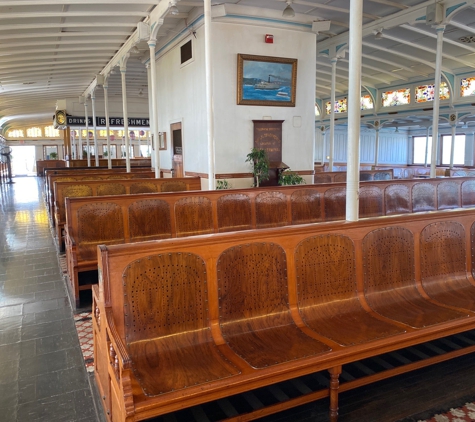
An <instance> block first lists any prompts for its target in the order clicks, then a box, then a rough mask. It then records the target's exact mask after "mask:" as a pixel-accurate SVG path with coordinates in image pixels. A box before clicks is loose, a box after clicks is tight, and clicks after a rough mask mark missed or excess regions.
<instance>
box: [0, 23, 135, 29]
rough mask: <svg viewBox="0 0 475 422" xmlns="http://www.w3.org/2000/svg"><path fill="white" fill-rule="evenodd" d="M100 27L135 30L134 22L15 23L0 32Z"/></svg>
mask: <svg viewBox="0 0 475 422" xmlns="http://www.w3.org/2000/svg"><path fill="white" fill-rule="evenodd" d="M98 25H100V27H101V28H117V26H118V25H120V26H130V27H132V28H133V29H136V27H137V23H136V22H130V23H126V22H118V21H116V22H91V21H87V22H68V23H66V22H54V23H27V24H22V23H15V24H7V25H1V26H0V31H24V30H25V29H53V28H97V26H98Z"/></svg>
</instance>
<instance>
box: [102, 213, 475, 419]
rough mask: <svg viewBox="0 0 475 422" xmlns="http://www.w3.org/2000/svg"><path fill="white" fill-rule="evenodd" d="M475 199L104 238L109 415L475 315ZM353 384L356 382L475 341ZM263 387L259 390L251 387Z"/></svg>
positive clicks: (413, 337)
mask: <svg viewBox="0 0 475 422" xmlns="http://www.w3.org/2000/svg"><path fill="white" fill-rule="evenodd" d="M473 245H475V211H473V210H451V211H445V212H434V213H422V214H417V215H405V216H392V217H387V218H384V219H380V218H374V219H364V220H361V221H359V222H354V223H349V222H338V223H336V222H333V223H326V224H308V225H302V226H294V227H282V228H277V229H269V230H258V231H256V230H254V231H250V232H248V233H246V237H245V239H243V237H242V234H240V233H223V234H216V235H212V236H198V237H190V238H186V239H168V240H163V241H159V242H157V241H154V242H140V243H135V244H126V245H114V246H104V245H103V246H100V247H99V248H98V252H99V257H100V260H99V268H100V284H99V286H98V287H97V286H96V287H95V288H94V309H95V312H94V318H93V325H94V347H95V359H96V360H95V364H96V367H95V371H96V373H95V374H96V380H97V382H98V385H99V389H100V392H101V396H102V397H103V400H104V401H103V405H104V410H105V413H106V414H107V417H108V419H109V420H110V421H113V422H116V421H127V422H129V421H135V420H143V419H147V418H150V417H152V416H157V415H163V414H166V413H169V412H173V411H176V410H178V409H183V408H186V407H190V406H194V405H197V404H199V403H206V402H209V401H213V400H218V399H222V398H225V397H229V396H231V395H234V394H238V393H241V392H246V391H250V390H254V389H257V388H260V387H263V386H267V385H272V384H275V383H277V382H280V381H284V380H290V379H295V378H297V377H301V376H303V375H306V374H311V373H316V372H318V371H329V374H330V382H329V386H328V388H325V389H323V391H320V392H319V395H317V394H309V395H308V397H306V396H305V395H304V396H303V397H302V396H300V397H297V398H295V399H289V400H288V401H285V402H282V403H279V405H278V406H274V407H271V408H258V409H257V410H256V411H254V412H250V413H249V414H246V415H243V416H240V417H239V418H236V419H233V420H252V419H256V418H258V417H262V416H265V415H266V414H269V413H273V412H276V411H280V410H283V409H285V408H289V407H292V406H295V405H297V404H302V403H305V402H306V401H307V402H308V401H311V400H314V399H315V397H328V396H329V397H330V420H331V421H332V422H334V421H336V420H337V415H338V393H339V390H340V385H339V375H340V374H341V373H342V371H344V368H345V365H348V364H350V363H352V362H359V361H362V360H364V359H367V358H370V357H374V356H379V355H381V354H383V353H387V352H392V351H396V350H399V349H403V348H407V347H411V346H415V345H418V344H421V343H424V342H427V341H431V340H434V339H443V338H444V337H447V336H451V335H453V334H455V333H463V332H466V331H468V330H473V329H474V328H475V285H474V282H475V280H474V279H473V275H472V273H473V268H474V263H473V261H472V259H473V258H472V256H473V253H474V251H475V246H473ZM456 349H457V350H455V351H453V352H448V353H446V354H445V355H444V356H443V357H437V358H435V357H434V358H431V357H429V356H427V355H426V356H425V358H426V359H424V355H422V356H421V359H420V360H419V361H418V362H417V363H416V364H414V363H412V364H409V365H406V366H404V367H402V368H401V367H399V368H398V369H397V370H390V369H388V370H387V371H383V372H382V373H379V374H378V375H374V376H368V377H367V378H366V379H364V380H360V381H359V382H358V383H353V384H351V383H350V385H344V384H343V385H342V387H341V390H344V391H346V390H347V389H349V388H354V387H355V386H358V385H364V384H365V383H369V382H372V381H376V380H379V379H382V378H385V377H389V376H393V375H395V374H400V373H403V372H405V371H410V370H414V369H417V368H420V367H423V366H425V365H428V364H432V363H434V362H438V361H440V360H444V359H449V358H452V357H456V356H460V355H463V354H466V353H472V352H473V351H474V350H475V346H474V345H473V343H472V344H471V345H470V346H468V347H466V348H461V347H460V348H456ZM251 394H252V391H251Z"/></svg>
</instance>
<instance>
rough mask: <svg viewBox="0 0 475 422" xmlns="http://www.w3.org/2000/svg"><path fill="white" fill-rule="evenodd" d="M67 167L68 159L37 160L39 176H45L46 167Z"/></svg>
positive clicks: (37, 173)
mask: <svg viewBox="0 0 475 422" xmlns="http://www.w3.org/2000/svg"><path fill="white" fill-rule="evenodd" d="M61 167H66V161H64V160H36V175H37V176H39V177H42V176H44V171H45V170H46V169H53V168H61Z"/></svg>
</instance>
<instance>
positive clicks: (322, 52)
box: [318, 48, 330, 56]
mask: <svg viewBox="0 0 475 422" xmlns="http://www.w3.org/2000/svg"><path fill="white" fill-rule="evenodd" d="M318 54H326V55H328V56H329V55H330V49H328V48H327V49H326V50H323V51H320V52H319V53H318Z"/></svg>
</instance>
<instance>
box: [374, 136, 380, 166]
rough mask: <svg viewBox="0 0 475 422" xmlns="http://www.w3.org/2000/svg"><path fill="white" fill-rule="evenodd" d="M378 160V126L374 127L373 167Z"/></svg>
mask: <svg viewBox="0 0 475 422" xmlns="http://www.w3.org/2000/svg"><path fill="white" fill-rule="evenodd" d="M378 161H379V127H377V128H376V141H375V145H374V167H376V166H377V165H378V164H379V163H378ZM375 170H376V168H375Z"/></svg>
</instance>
